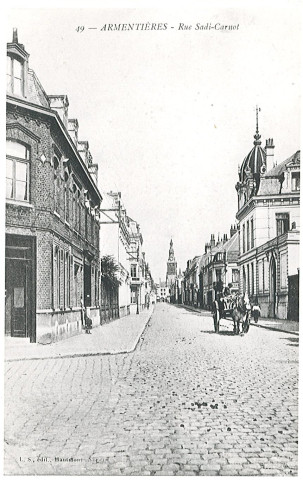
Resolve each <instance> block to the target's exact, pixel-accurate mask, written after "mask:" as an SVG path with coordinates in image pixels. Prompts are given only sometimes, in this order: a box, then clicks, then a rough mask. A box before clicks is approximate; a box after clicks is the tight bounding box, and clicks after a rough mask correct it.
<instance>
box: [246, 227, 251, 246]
mask: <svg viewBox="0 0 303 480" xmlns="http://www.w3.org/2000/svg"><path fill="white" fill-rule="evenodd" d="M246 235H247V250H249V249H250V233H249V220H248V221H247V232H246Z"/></svg>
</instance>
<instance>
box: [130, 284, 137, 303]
mask: <svg viewBox="0 0 303 480" xmlns="http://www.w3.org/2000/svg"><path fill="white" fill-rule="evenodd" d="M137 298H138V290H137V288H133V287H131V290H130V303H137Z"/></svg>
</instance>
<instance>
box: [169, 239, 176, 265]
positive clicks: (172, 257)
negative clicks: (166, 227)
mask: <svg viewBox="0 0 303 480" xmlns="http://www.w3.org/2000/svg"><path fill="white" fill-rule="evenodd" d="M168 261H170V262H172V261H173V262H174V261H175V252H174V246H173V239H171V240H170V244H169V253H168Z"/></svg>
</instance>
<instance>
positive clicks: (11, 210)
mask: <svg viewBox="0 0 303 480" xmlns="http://www.w3.org/2000/svg"><path fill="white" fill-rule="evenodd" d="M28 58H29V54H28V53H27V52H26V50H25V48H24V46H23V45H22V44H20V43H19V42H18V38H17V32H16V31H14V35H13V41H12V43H8V44H7V125H6V129H7V136H6V142H7V143H6V146H7V148H6V164H7V167H6V248H5V272H6V274H5V289H6V297H5V334H6V336H8V337H24V338H29V339H30V342H41V343H50V342H54V341H57V340H60V339H63V338H66V337H68V336H71V335H74V334H77V333H79V332H80V331H81V329H82V322H83V314H82V308H81V305H84V306H85V307H88V308H90V316H91V318H92V320H93V324H94V325H96V324H99V323H100V318H99V283H100V265H99V264H100V260H99V222H98V218H99V207H100V203H101V200H102V197H101V195H100V193H99V191H98V188H97V184H96V181H97V165H96V164H94V163H93V161H92V156H91V154H90V152H89V146H88V142H79V141H78V122H77V120H76V119H71V120H70V119H68V98H67V96H66V95H59V96H48V95H47V94H46V93H45V91H44V89H43V87H42V85H41V84H40V82H39V80H38V78H37V76H36V75H35V73H34V72H33V71H32V70H31V69H30V68H29V65H28Z"/></svg>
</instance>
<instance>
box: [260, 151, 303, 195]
mask: <svg viewBox="0 0 303 480" xmlns="http://www.w3.org/2000/svg"><path fill="white" fill-rule="evenodd" d="M289 165H298V166H299V165H300V150H298V151H297V152H296V153H294V154H293V155H291V157H288V158H287V159H286V160H283V162H281V163H279V165H276V166H275V167H274V168H272V169H271V170H269V171H268V172H267V173H266V174H265V175H264V177H263V178H262V177H261V181H260V188H259V190H258V195H278V194H280V193H281V189H282V185H283V181H284V172H285V171H286V169H287V167H288V166H289Z"/></svg>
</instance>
